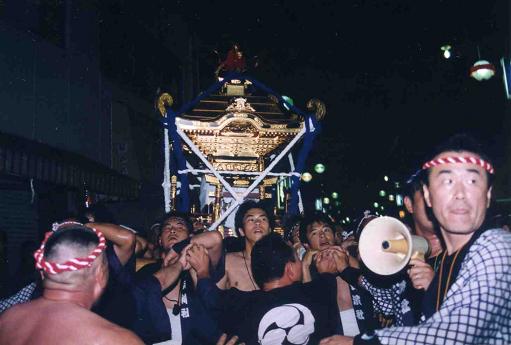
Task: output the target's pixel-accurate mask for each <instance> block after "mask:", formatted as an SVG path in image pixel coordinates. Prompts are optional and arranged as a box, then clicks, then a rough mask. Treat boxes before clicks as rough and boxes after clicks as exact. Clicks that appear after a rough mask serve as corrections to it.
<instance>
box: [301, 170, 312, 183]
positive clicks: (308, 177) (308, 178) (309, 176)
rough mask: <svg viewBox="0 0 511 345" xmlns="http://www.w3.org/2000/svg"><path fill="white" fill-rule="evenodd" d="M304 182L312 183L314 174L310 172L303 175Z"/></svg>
mask: <svg viewBox="0 0 511 345" xmlns="http://www.w3.org/2000/svg"><path fill="white" fill-rule="evenodd" d="M302 180H303V182H310V181H311V180H312V174H311V173H308V172H304V173H303V174H302Z"/></svg>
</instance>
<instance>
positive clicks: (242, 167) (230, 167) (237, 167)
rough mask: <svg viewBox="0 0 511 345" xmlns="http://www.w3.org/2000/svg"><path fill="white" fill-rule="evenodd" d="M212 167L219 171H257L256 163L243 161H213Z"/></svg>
mask: <svg viewBox="0 0 511 345" xmlns="http://www.w3.org/2000/svg"><path fill="white" fill-rule="evenodd" d="M213 167H214V168H215V170H219V171H249V172H250V171H254V172H256V171H259V169H258V166H257V164H256V163H245V162H213Z"/></svg>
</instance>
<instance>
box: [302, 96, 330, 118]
mask: <svg viewBox="0 0 511 345" xmlns="http://www.w3.org/2000/svg"><path fill="white" fill-rule="evenodd" d="M306 106H307V110H308V111H311V112H314V114H316V119H317V120H318V121H321V120H323V118H324V117H325V114H326V106H325V103H323V102H322V101H320V100H319V99H317V98H312V99H310V100H309V101H308V102H307V105H306Z"/></svg>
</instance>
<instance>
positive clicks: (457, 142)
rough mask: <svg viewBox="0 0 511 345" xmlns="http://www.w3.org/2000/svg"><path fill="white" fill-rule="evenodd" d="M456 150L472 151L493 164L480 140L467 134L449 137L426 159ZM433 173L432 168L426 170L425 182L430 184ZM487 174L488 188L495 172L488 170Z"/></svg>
mask: <svg viewBox="0 0 511 345" xmlns="http://www.w3.org/2000/svg"><path fill="white" fill-rule="evenodd" d="M448 151H454V152H462V151H466V152H471V153H474V154H476V155H478V156H479V157H481V159H483V160H485V161H486V162H488V163H490V164H491V165H493V162H492V160H491V159H490V158H489V157H488V155H487V154H486V153H485V152H484V150H483V147H482V145H481V143H480V142H478V141H477V140H476V139H475V138H474V137H472V136H470V135H468V134H465V133H460V134H455V135H453V136H451V137H449V138H448V139H447V140H446V141H445V142H443V143H441V144H440V145H438V146H437V147H436V148H435V150H434V151H433V154H432V155H431V156H430V157H429V159H427V160H426V161H430V160H432V159H434V158H435V157H437V156H438V155H440V154H441V153H444V152H448ZM430 173H431V169H428V170H426V172H425V173H424V174H423V176H422V181H423V183H424V184H426V185H429V174H430ZM486 176H487V177H488V188H489V187H490V186H491V185H492V184H493V174H490V173H489V172H486Z"/></svg>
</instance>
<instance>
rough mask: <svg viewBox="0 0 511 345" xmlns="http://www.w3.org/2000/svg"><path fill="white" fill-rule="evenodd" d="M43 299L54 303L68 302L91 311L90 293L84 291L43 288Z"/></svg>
mask: <svg viewBox="0 0 511 345" xmlns="http://www.w3.org/2000/svg"><path fill="white" fill-rule="evenodd" d="M43 298H44V299H46V300H49V301H54V302H68V303H72V304H76V305H77V306H80V307H82V308H85V309H91V308H92V304H93V303H94V299H93V297H92V294H91V293H86V292H85V291H69V290H61V289H57V288H45V289H44V291H43Z"/></svg>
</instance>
